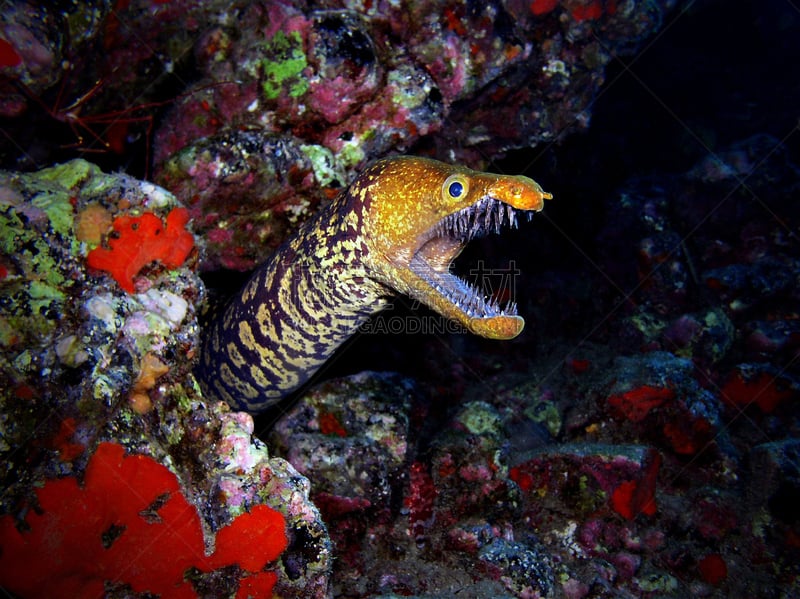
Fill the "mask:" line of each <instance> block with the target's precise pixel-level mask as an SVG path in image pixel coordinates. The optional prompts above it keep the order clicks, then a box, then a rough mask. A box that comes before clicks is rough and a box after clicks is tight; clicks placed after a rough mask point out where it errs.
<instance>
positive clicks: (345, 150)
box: [154, 0, 672, 269]
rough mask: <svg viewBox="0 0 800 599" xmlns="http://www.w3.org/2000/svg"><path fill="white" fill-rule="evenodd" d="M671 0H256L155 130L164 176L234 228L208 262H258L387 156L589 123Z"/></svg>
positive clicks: (480, 155) (482, 153) (463, 155)
mask: <svg viewBox="0 0 800 599" xmlns="http://www.w3.org/2000/svg"><path fill="white" fill-rule="evenodd" d="M671 4H672V2H671V1H670V0H664V1H661V2H656V3H650V4H649V5H648V7H645V6H643V5H640V4H631V5H630V6H628V7H626V9H625V10H621V9H618V8H617V6H616V3H613V2H611V3H609V2H604V3H601V2H582V1H563V2H559V1H553V2H533V3H527V2H517V1H505V2H496V3H485V4H482V5H481V4H475V3H472V2H468V1H466V0H459V1H457V2H449V1H448V2H444V1H437V0H434V1H426V2H414V3H408V2H398V3H351V2H337V1H331V2H324V3H321V6H319V7H316V9H312V8H311V7H308V6H306V5H305V4H302V3H300V4H298V3H295V2H288V1H280V2H270V3H253V4H249V5H247V6H246V7H242V8H241V9H240V10H239V11H238V12H237V13H236V15H237V18H238V26H237V29H236V33H235V35H234V33H233V32H232V30H230V29H229V28H227V27H225V26H220V25H214V26H210V27H209V28H208V30H207V31H206V32H205V33H204V35H203V36H202V37H201V38H200V39H199V41H198V45H197V52H196V54H197V56H198V66H199V68H200V69H201V72H202V73H203V75H204V78H203V79H202V80H201V81H200V82H198V84H197V85H196V86H195V88H194V90H193V91H189V92H188V93H187V94H185V95H184V96H182V97H181V98H179V99H178V100H177V102H176V106H175V107H174V108H173V109H172V110H171V111H170V114H169V116H168V117H167V118H166V119H165V120H164V122H163V124H162V126H161V127H160V129H159V130H158V131H157V132H156V135H155V141H156V145H155V152H154V153H155V163H156V177H157V180H158V181H159V183H160V184H162V185H164V186H165V187H166V188H168V189H170V190H171V191H173V193H175V194H176V195H177V196H178V198H179V199H180V200H181V201H183V202H185V203H186V204H187V205H192V206H194V207H195V210H196V214H197V215H198V216H200V215H201V214H202V218H197V219H196V229H197V232H198V233H199V234H201V235H206V234H210V233H211V232H213V231H215V230H217V229H222V230H225V231H233V232H234V235H233V237H232V238H229V239H225V240H222V239H221V238H216V239H217V241H215V242H214V243H213V244H211V245H210V246H209V248H208V252H206V253H205V254H204V255H203V264H202V266H203V267H204V268H215V267H218V266H223V267H226V268H236V269H249V268H252V267H253V266H254V265H255V264H256V263H258V262H259V261H260V260H262V259H263V258H264V257H265V255H266V254H267V253H268V252H269V251H270V250H271V249H272V248H273V247H274V246H275V245H277V244H278V243H279V242H280V241H281V240H282V239H283V238H284V237H285V235H286V233H287V230H290V229H292V228H293V227H295V226H296V223H297V222H299V221H300V220H302V219H304V218H306V217H307V216H308V215H309V214H311V213H312V212H313V210H314V208H315V207H316V206H317V205H318V204H319V203H321V202H326V201H328V199H329V197H330V196H331V195H334V194H335V193H336V191H337V190H338V189H340V188H341V187H342V186H344V185H346V184H347V183H348V182H349V181H350V180H352V178H353V176H354V174H355V173H356V172H357V171H358V170H359V169H360V168H362V167H363V166H364V164H366V163H367V162H369V161H370V160H372V159H375V158H378V157H382V156H385V155H387V154H390V153H396V152H405V151H409V150H412V149H416V150H417V151H422V152H424V153H428V154H434V155H436V156H438V157H439V158H443V159H447V160H451V161H452V160H455V161H459V162H464V163H466V164H470V165H479V164H482V163H484V162H485V161H486V160H487V158H488V157H490V156H496V155H497V154H498V153H501V152H504V151H506V150H509V149H512V148H519V147H527V146H534V145H537V144H539V143H542V142H548V141H551V140H553V139H555V138H556V137H557V136H559V135H563V134H564V133H566V132H567V131H570V130H574V129H576V128H581V127H584V126H585V125H586V124H587V122H588V117H589V104H590V102H591V100H592V98H593V97H594V95H595V93H596V91H597V89H598V87H599V85H600V83H601V82H602V81H603V78H604V76H603V69H604V66H605V64H606V63H607V62H608V61H609V60H610V56H611V54H610V53H609V51H612V52H613V51H625V50H628V49H630V48H633V47H635V46H636V45H637V43H638V42H639V41H640V40H642V39H643V38H644V37H646V35H647V34H648V33H650V32H652V31H654V30H655V29H656V28H657V27H658V25H659V23H660V17H661V15H662V13H663V12H664V11H666V10H667V8H669V6H670V5H671ZM596 36H600V37H601V38H602V41H599V40H598V38H597V37H596ZM565 39H569V40H570V41H569V43H566V42H565ZM233 82H235V83H233ZM266 215H269V216H266Z"/></svg>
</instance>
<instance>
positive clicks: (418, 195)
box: [350, 157, 552, 339]
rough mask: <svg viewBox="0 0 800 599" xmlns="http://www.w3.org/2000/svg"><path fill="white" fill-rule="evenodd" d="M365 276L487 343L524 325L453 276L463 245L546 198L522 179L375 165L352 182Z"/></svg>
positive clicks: (445, 167) (409, 161)
mask: <svg viewBox="0 0 800 599" xmlns="http://www.w3.org/2000/svg"><path fill="white" fill-rule="evenodd" d="M350 193H351V198H353V199H355V200H356V201H360V202H362V214H361V216H362V219H363V220H362V221H361V223H360V228H361V235H362V239H363V240H364V241H365V242H366V244H367V246H368V248H369V253H368V256H367V258H366V260H367V267H368V271H369V276H370V277H371V278H373V279H375V280H377V281H378V282H380V283H382V284H383V285H386V286H388V287H390V288H392V289H394V290H396V291H398V292H400V293H404V294H406V295H408V296H410V297H412V298H414V299H416V300H419V301H420V302H422V303H423V304H425V305H427V306H428V307H430V308H431V309H433V310H435V311H436V312H438V313H440V314H442V315H443V316H446V317H448V318H451V319H453V320H455V321H457V322H459V323H461V324H462V325H463V326H465V327H466V328H467V329H469V330H470V331H472V332H473V333H475V334H478V335H481V336H483V337H488V338H492V339H511V338H513V337H516V336H517V335H518V334H519V333H520V332H521V331H522V328H523V326H524V324H525V321H524V320H523V319H522V318H521V317H520V316H518V315H517V307H516V304H515V303H514V302H513V301H510V302H508V303H507V304H505V305H501V304H500V303H499V302H498V301H497V300H495V299H492V298H486V297H484V295H483V293H482V291H481V290H480V289H478V288H477V287H475V286H473V285H471V284H470V283H468V282H466V281H464V280H462V279H460V278H459V277H457V276H456V275H454V274H453V273H452V272H450V267H451V264H452V261H453V260H454V259H455V258H456V256H458V254H459V253H460V252H461V250H462V249H463V248H464V246H465V245H466V244H467V242H468V241H469V240H471V239H473V238H475V237H479V236H481V235H484V234H486V233H488V232H493V231H494V232H499V231H500V229H501V227H504V226H511V227H514V226H516V223H517V216H518V211H526V212H528V211H539V210H541V209H542V207H543V205H544V200H545V199H550V198H552V195H551V194H549V193H546V192H544V191H543V190H542V188H541V187H540V186H539V184H538V183H536V182H535V181H533V180H532V179H529V178H527V177H522V176H506V175H494V174H489V173H482V172H477V171H473V170H470V169H467V168H463V167H459V166H453V165H449V164H445V163H442V162H437V161H434V160H429V159H426V158H417V157H396V158H390V159H386V160H383V161H380V162H378V163H376V164H375V165H373V166H372V167H371V168H369V169H368V170H367V171H366V172H365V173H363V175H362V176H361V177H359V179H357V180H356V182H355V183H354V185H353V187H352V188H351V190H350Z"/></svg>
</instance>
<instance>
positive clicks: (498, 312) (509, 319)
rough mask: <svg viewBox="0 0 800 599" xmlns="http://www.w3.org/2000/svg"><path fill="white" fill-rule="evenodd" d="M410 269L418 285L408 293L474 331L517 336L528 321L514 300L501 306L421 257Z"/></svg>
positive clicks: (492, 336) (501, 336)
mask: <svg viewBox="0 0 800 599" xmlns="http://www.w3.org/2000/svg"><path fill="white" fill-rule="evenodd" d="M410 270H411V272H412V273H413V278H414V279H415V280H416V284H415V285H412V286H411V289H409V290H408V294H409V295H410V296H411V297H413V298H414V299H417V300H419V301H421V302H422V303H424V304H425V305H427V306H428V307H430V308H431V309H433V310H435V311H436V312H438V313H439V314H441V315H442V316H445V317H447V318H450V319H452V320H455V321H457V322H459V323H461V324H462V325H463V326H464V327H465V328H467V329H468V330H469V331H471V332H472V333H474V334H476V335H480V336H481V337H487V338H489V339H513V338H514V337H516V336H517V335H519V334H520V333H521V332H522V329H523V327H524V326H525V321H524V320H523V319H522V317H520V316H518V315H517V307H516V304H515V303H514V302H509V303H508V304H506V305H505V306H500V304H499V303H498V302H497V301H495V300H493V299H484V298H483V296H482V294H481V292H480V290H478V289H476V288H475V287H473V286H472V285H470V284H469V283H467V282H466V281H463V280H461V279H460V278H458V277H457V276H455V275H454V274H452V273H450V272H448V271H445V272H439V271H437V270H435V269H433V268H431V266H430V265H428V264H427V263H426V262H425V261H424V260H423V259H422V258H421V257H419V256H415V257H414V258H413V259H412V261H411V264H410Z"/></svg>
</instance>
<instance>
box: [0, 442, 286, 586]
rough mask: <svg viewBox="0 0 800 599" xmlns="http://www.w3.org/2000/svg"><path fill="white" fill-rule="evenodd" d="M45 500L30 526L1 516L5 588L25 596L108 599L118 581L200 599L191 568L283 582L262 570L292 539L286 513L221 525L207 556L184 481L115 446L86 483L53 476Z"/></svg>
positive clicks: (268, 512)
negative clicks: (189, 576) (235, 571)
mask: <svg viewBox="0 0 800 599" xmlns="http://www.w3.org/2000/svg"><path fill="white" fill-rule="evenodd" d="M36 495H37V500H38V501H37V508H36V509H31V510H30V511H28V513H27V515H26V517H25V521H24V523H25V526H24V527H23V528H18V527H17V526H16V523H15V522H14V519H13V518H12V517H11V516H8V515H7V516H3V518H2V519H0V551H1V552H2V553H0V555H1V556H2V557H0V585H2V586H3V587H5V588H7V589H8V590H10V591H12V592H14V593H17V594H19V595H20V596H21V597H25V598H33V597H57V596H61V597H80V598H86V599H88V598H91V597H102V596H103V595H104V592H105V588H106V585H109V584H110V585H112V586H118V585H127V586H129V587H130V588H131V590H133V591H134V592H137V593H142V592H149V593H156V594H158V595H159V596H161V597H162V598H164V599H167V598H171V599H189V598H191V597H197V596H198V595H197V592H196V591H195V589H194V588H193V586H192V584H191V583H190V582H189V581H188V580H187V574H189V572H190V570H191V569H192V568H194V569H196V570H199V571H203V572H207V571H211V570H216V569H219V568H223V567H226V566H232V565H237V566H238V567H240V568H241V570H242V576H241V582H240V591H241V590H242V589H245V590H246V594H247V595H249V596H250V597H263V598H267V597H271V596H272V586H273V585H274V584H275V582H276V580H277V577H276V575H275V574H274V573H272V572H262V569H263V568H264V567H265V566H267V565H268V564H270V563H271V562H273V561H274V560H275V559H277V558H278V556H279V555H280V554H281V553H283V551H284V550H285V549H286V545H287V538H286V533H285V531H284V527H285V522H284V519H283V516H281V515H280V514H279V513H277V512H276V511H274V510H272V509H271V508H269V507H266V506H263V505H261V506H256V507H254V508H253V509H252V510H251V511H250V512H249V513H245V514H242V515H240V516H239V517H238V518H236V519H235V520H233V522H231V523H230V524H229V525H227V526H224V527H222V528H221V529H220V530H219V531H217V534H216V541H215V550H214V552H213V553H212V554H210V555H206V552H205V541H204V537H203V528H202V526H201V522H200V517H199V515H198V513H197V510H196V509H195V508H194V506H192V505H191V504H189V502H188V501H187V500H186V498H185V497H184V495H183V494H182V492H181V489H180V486H179V484H178V480H177V478H176V477H175V475H174V474H172V473H171V472H170V471H169V470H167V468H165V467H164V466H161V465H160V464H158V463H157V462H155V461H154V460H153V459H151V458H149V457H147V456H144V455H131V456H126V455H125V449H124V448H123V447H122V446H121V445H118V444H115V443H101V444H100V445H99V446H98V447H97V449H96V450H95V452H94V454H93V455H92V457H91V459H90V460H89V463H88V464H87V467H86V472H85V477H84V480H83V484H79V483H78V480H77V479H76V478H75V477H72V476H69V477H65V478H60V479H56V480H50V481H47V482H46V483H45V485H44V486H43V487H42V488H41V489H39V490H38V491H37V492H36ZM154 539H157V542H154ZM240 596H241V597H244V596H246V595H245V593H241V594H237V597H240Z"/></svg>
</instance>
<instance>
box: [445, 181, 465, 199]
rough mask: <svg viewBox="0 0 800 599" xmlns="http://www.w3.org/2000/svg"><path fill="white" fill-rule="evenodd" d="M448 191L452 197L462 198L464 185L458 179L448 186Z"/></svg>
mask: <svg viewBox="0 0 800 599" xmlns="http://www.w3.org/2000/svg"><path fill="white" fill-rule="evenodd" d="M447 192H448V193H449V194H450V197H452V198H460V197H461V194H463V193H464V185H463V184H462V183H459V182H458V181H453V182H452V183H451V184H450V187H448V188H447Z"/></svg>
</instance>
